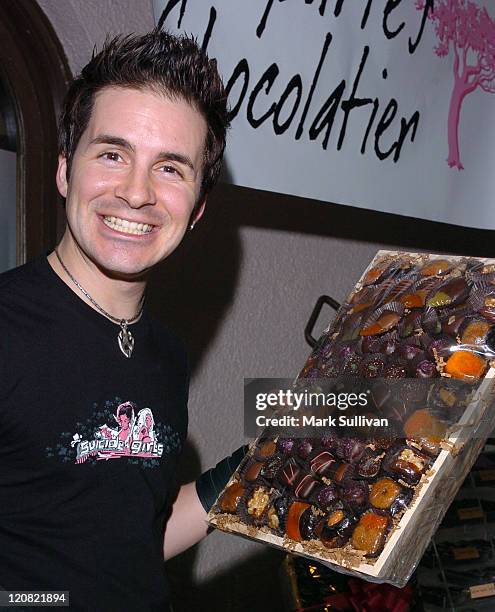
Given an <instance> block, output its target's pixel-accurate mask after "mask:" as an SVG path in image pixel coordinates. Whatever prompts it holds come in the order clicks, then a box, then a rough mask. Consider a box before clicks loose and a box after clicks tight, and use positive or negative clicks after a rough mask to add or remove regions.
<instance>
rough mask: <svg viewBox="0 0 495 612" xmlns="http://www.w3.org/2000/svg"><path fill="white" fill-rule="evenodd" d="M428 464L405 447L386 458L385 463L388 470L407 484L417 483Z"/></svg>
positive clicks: (418, 454)
mask: <svg viewBox="0 0 495 612" xmlns="http://www.w3.org/2000/svg"><path fill="white" fill-rule="evenodd" d="M428 464H429V462H428V459H427V458H426V457H425V456H424V455H421V454H420V453H419V452H416V451H414V450H412V449H410V448H407V447H406V448H402V449H400V450H398V451H395V452H394V454H393V456H392V457H388V458H387V461H386V465H387V468H388V470H390V471H391V472H392V473H393V474H394V475H395V476H396V477H398V478H402V479H403V480H404V481H405V482H407V483H409V484H417V483H418V482H419V479H420V478H421V476H422V474H424V473H425V471H426V469H427V468H428Z"/></svg>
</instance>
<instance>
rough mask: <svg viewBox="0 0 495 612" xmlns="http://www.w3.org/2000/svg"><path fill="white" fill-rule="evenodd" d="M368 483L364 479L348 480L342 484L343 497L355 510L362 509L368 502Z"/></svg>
mask: <svg viewBox="0 0 495 612" xmlns="http://www.w3.org/2000/svg"><path fill="white" fill-rule="evenodd" d="M368 493H369V489H368V485H367V484H366V483H365V482H363V481H362V480H347V481H346V482H344V484H343V485H342V499H343V500H344V501H345V502H347V503H348V504H349V505H350V506H351V508H353V509H354V510H358V509H362V508H364V507H365V506H366V504H367V503H368Z"/></svg>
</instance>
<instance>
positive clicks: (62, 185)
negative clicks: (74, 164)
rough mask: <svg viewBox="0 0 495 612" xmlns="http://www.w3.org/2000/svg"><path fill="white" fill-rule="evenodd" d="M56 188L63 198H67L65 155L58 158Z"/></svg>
mask: <svg viewBox="0 0 495 612" xmlns="http://www.w3.org/2000/svg"><path fill="white" fill-rule="evenodd" d="M56 181H57V188H58V191H59V193H60V195H61V196H62V197H63V198H66V197H67V158H66V157H65V155H59V156H58V167H57V174H56Z"/></svg>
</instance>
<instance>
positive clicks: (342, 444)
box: [336, 436, 366, 463]
mask: <svg viewBox="0 0 495 612" xmlns="http://www.w3.org/2000/svg"><path fill="white" fill-rule="evenodd" d="M365 446H366V445H365V443H364V442H363V441H362V440H359V439H358V438H349V437H347V436H346V437H344V438H341V439H340V440H339V444H338V446H337V449H336V453H337V457H339V459H343V460H344V461H348V462H349V463H356V462H357V461H359V459H361V456H362V454H363V453H364V449H365Z"/></svg>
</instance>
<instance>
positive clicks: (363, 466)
mask: <svg viewBox="0 0 495 612" xmlns="http://www.w3.org/2000/svg"><path fill="white" fill-rule="evenodd" d="M381 465H382V455H381V454H380V453H377V452H374V451H372V450H371V449H369V448H367V449H366V451H365V453H364V454H363V456H362V457H361V460H360V461H359V463H358V466H357V473H358V474H359V476H362V477H363V478H374V477H375V476H376V475H377V474H378V472H379V471H380V467H381Z"/></svg>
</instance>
